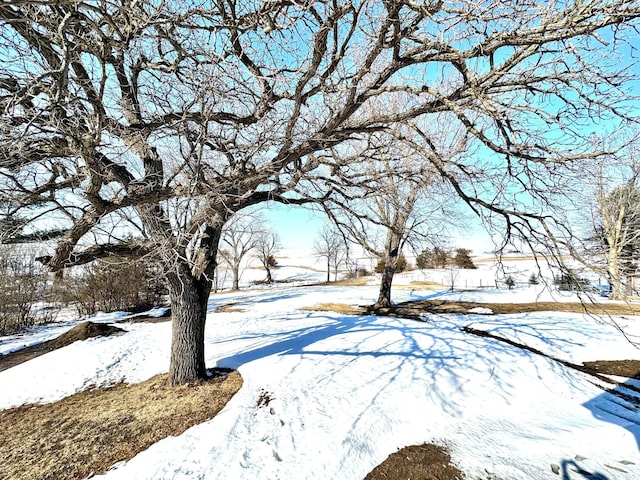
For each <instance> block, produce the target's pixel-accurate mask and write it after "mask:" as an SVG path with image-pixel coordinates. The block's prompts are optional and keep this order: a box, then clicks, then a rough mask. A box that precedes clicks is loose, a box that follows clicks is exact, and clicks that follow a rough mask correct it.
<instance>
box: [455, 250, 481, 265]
mask: <svg viewBox="0 0 640 480" xmlns="http://www.w3.org/2000/svg"><path fill="white" fill-rule="evenodd" d="M470 253H471V251H470V250H467V249H466V248H457V249H456V254H455V256H454V257H453V264H454V265H455V266H456V267H458V268H465V269H475V268H478V267H476V265H475V264H474V263H473V260H472V259H471V256H470V255H469V254H470Z"/></svg>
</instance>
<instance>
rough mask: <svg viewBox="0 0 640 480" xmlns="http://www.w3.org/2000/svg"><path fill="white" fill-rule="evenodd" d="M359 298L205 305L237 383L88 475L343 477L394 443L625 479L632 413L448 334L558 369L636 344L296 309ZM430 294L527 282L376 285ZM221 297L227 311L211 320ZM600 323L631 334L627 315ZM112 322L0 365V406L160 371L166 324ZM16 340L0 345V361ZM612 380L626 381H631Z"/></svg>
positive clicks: (514, 325)
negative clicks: (145, 445) (176, 432)
mask: <svg viewBox="0 0 640 480" xmlns="http://www.w3.org/2000/svg"><path fill="white" fill-rule="evenodd" d="M376 294H377V290H376V287H375V286H365V287H345V286H314V287H299V288H281V289H273V290H256V291H240V292H238V293H227V294H220V295H215V296H212V297H211V301H210V311H211V312H210V314H209V317H208V322H207V332H206V334H207V341H206V355H207V365H208V366H210V367H213V366H221V367H230V368H237V369H238V370H239V371H240V373H241V375H242V377H243V379H244V384H243V386H242V388H241V389H240V391H239V392H238V393H237V394H236V395H235V397H233V398H232V400H231V401H230V402H229V403H228V404H227V406H226V407H225V408H224V409H223V410H222V412H221V413H220V414H219V415H218V416H216V417H215V418H214V419H212V420H210V421H208V422H206V423H204V424H201V425H198V426H195V427H193V428H191V429H189V430H187V431H186V432H185V433H184V434H183V435H180V436H179V437H172V438H167V439H165V440H162V441H160V442H158V443H157V444H155V445H153V446H152V447H151V448H149V449H148V450H146V451H144V452H142V453H141V454H139V455H138V456H137V457H135V458H133V459H132V460H131V461H129V462H127V463H125V464H120V465H117V466H116V467H115V468H113V469H112V470H111V471H109V472H108V473H107V474H105V475H104V476H102V477H100V478H105V479H108V480H115V479H133V478H135V479H195V478H201V479H305V478H309V479H311V478H313V479H327V480H329V479H346V480H349V479H354V480H355V479H358V480H359V479H362V478H364V476H365V475H366V474H367V473H368V472H369V471H371V470H372V469H373V468H374V467H375V466H376V465H378V464H379V463H381V462H382V461H383V460H384V459H385V458H386V457H387V456H388V455H389V454H391V453H393V452H395V451H397V450H398V449H399V448H401V447H404V446H406V445H412V444H420V443H423V442H432V443H437V444H441V445H444V446H446V447H447V448H448V450H449V452H450V453H451V457H452V461H453V463H454V464H455V465H456V466H458V467H459V468H460V469H461V470H462V471H463V472H465V473H466V474H467V477H468V478H472V479H504V480H512V479H562V480H566V479H572V480H574V479H576V480H577V479H584V478H593V479H600V480H604V479H607V480H614V479H622V478H624V479H628V478H638V479H640V455H639V443H640V415H639V414H638V412H637V410H636V408H635V407H634V406H632V405H630V404H626V403H625V402H624V401H623V400H621V399H620V398H619V397H617V396H614V395H611V394H609V393H605V392H604V390H603V389H602V388H599V386H598V385H596V383H598V382H597V381H596V380H595V379H594V378H593V377H591V376H589V375H587V374H583V373H580V372H577V371H575V370H572V369H569V368H567V367H565V366H563V365H561V364H559V363H558V362H555V361H553V360H551V359H548V358H545V357H543V356H540V355H536V354H534V353H531V352H527V351H525V350H522V349H519V348H517V347H514V346H511V345H508V344H505V343H502V342H499V341H496V340H493V339H490V338H480V337H476V336H473V335H469V334H467V333H464V332H462V331H461V330H460V329H461V327H463V326H467V327H473V328H477V329H483V330H487V331H489V332H492V333H494V334H496V335H500V336H502V337H505V338H509V339H512V340H514V341H518V342H520V343H522V344H525V345H527V346H530V347H534V348H536V349H538V350H541V351H542V352H544V353H546V354H548V355H551V356H554V357H556V358H560V359H563V360H567V361H570V362H573V363H581V362H583V361H590V360H622V359H637V360H640V350H638V349H636V348H635V347H634V346H633V345H631V344H630V343H629V342H628V341H627V340H626V339H625V338H624V337H623V335H622V334H621V333H620V332H618V331H617V330H616V329H615V328H614V327H613V326H611V324H610V322H609V321H608V320H605V321H602V322H599V321H597V319H595V318H592V317H589V316H583V315H580V314H571V313H558V312H533V313H526V314H514V315H489V314H487V312H486V311H482V310H480V311H477V313H473V314H467V315H462V314H458V315H456V314H442V315H425V316H424V317H423V321H422V322H420V321H415V320H409V319H402V318H391V317H372V316H347V315H342V314H337V313H332V312H319V311H309V310H305V309H304V307H311V306H314V305H317V304H320V303H328V302H332V303H346V304H355V305H358V304H360V305H364V304H370V303H373V301H374V300H375V298H376ZM433 297H437V298H456V299H463V300H474V301H500V302H509V301H513V302H520V301H535V300H536V299H540V298H541V297H540V296H539V292H538V291H537V290H535V289H533V288H525V289H519V290H517V291H516V292H515V293H514V292H506V291H500V292H496V291H490V290H489V291H482V290H474V291H471V292H456V293H454V294H450V293H447V292H442V291H440V292H435V291H433V290H418V289H416V288H411V289H410V288H398V289H396V290H395V291H394V298H395V299H396V301H403V300H416V299H421V298H433ZM564 300H567V298H565V299H564ZM230 303H233V307H234V308H233V309H232V310H231V311H222V312H216V310H217V309H218V308H219V307H221V306H223V305H227V304H230ZM118 316H119V315H117V314H116V315H113V316H112V317H108V316H106V317H102V320H103V321H107V320H109V319H116V318H118ZM613 320H615V321H617V322H618V323H619V324H620V325H622V326H623V327H624V329H625V331H626V332H627V333H629V334H640V317H615V318H614V319H613ZM118 326H119V327H121V328H123V329H125V330H127V333H125V334H119V335H115V336H111V337H105V338H97V339H91V340H87V341H84V342H76V343H74V344H72V345H70V346H67V347H64V348H61V349H59V350H56V351H53V352H51V353H48V354H46V355H43V356H41V357H38V358H35V359H33V360H31V361H28V362H26V363H24V364H22V365H18V366H16V367H13V368H10V369H8V370H6V371H4V372H1V373H0V408H8V407H11V406H17V405H21V404H24V403H28V402H50V401H54V400H56V399H60V398H62V397H64V396H66V395H69V394H72V393H74V392H76V391H79V390H81V389H83V388H86V387H87V386H89V385H93V384H97V385H107V384H111V383H113V382H117V381H120V380H122V379H125V380H126V381H128V382H132V383H133V382H139V381H142V380H144V379H147V378H150V377H152V376H154V375H156V374H158V373H162V372H165V371H166V370H167V368H168V363H169V348H170V324H169V323H127V322H122V323H119V324H118ZM61 328H62V327H60V326H56V327H50V328H48V329H45V330H40V331H38V332H37V337H34V338H37V340H38V341H42V340H43V339H46V338H47V335H49V336H55V335H58V334H59V333H60V331H61ZM34 335H36V334H34ZM33 341H34V340H33V339H31V338H30V337H29V336H21V337H13V338H11V339H10V338H5V339H0V352H3V353H4V352H7V351H10V350H14V349H16V348H18V347H19V346H20V345H21V344H29V343H32V342H33ZM621 380H622V379H621ZM628 384H632V385H635V386H639V387H640V381H635V380H628ZM261 397H262V398H268V399H269V401H268V402H261V401H259V399H260V398H261ZM556 472H557V473H556ZM586 472H590V473H591V476H587V473H586Z"/></svg>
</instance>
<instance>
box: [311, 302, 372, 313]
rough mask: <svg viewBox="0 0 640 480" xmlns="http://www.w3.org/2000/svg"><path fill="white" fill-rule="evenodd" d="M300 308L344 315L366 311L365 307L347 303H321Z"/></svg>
mask: <svg viewBox="0 0 640 480" xmlns="http://www.w3.org/2000/svg"><path fill="white" fill-rule="evenodd" d="M300 310H307V311H310V312H336V313H342V314H343V315H360V314H362V313H363V312H364V308H363V307H360V306H357V305H348V304H346V303H319V304H317V305H313V306H311V307H302V308H301V309H300Z"/></svg>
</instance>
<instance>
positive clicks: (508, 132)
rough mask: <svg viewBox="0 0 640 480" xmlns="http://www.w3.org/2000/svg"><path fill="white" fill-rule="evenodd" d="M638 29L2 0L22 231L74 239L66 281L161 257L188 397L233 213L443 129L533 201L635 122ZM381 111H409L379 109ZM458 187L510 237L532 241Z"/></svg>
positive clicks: (578, 13) (6, 144) (412, 15)
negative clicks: (422, 123) (431, 122)
mask: <svg viewBox="0 0 640 480" xmlns="http://www.w3.org/2000/svg"><path fill="white" fill-rule="evenodd" d="M639 15H640V2H638V0H631V1H629V0H569V1H566V2H555V1H544V2H543V1H539V2H537V1H533V0H529V1H520V0H517V1H516V0H513V1H506V2H505V1H497V0H496V1H489V2H476V1H472V0H452V1H442V0H437V1H436V0H433V1H427V2H415V1H412V0H395V1H384V2H383V1H374V0H371V1H366V0H364V1H360V2H356V1H348V0H335V1H332V2H326V1H313V0H311V1H305V2H298V1H293V0H283V1H279V2H236V1H233V0H218V1H214V2H207V1H204V2H195V1H189V0H187V1H186V2H154V1H152V0H124V1H121V2H114V1H111V0H101V1H98V0H86V1H78V0H75V1H69V0H60V1H55V2H53V1H51V2H49V1H41V0H38V1H36V0H21V1H17V2H12V3H6V2H5V3H3V4H2V5H0V22H2V27H1V29H0V112H1V113H0V143H1V144H2V145H3V148H2V150H0V175H1V178H0V193H1V197H2V198H0V201H2V202H3V204H5V205H12V206H13V207H12V208H11V211H9V212H6V215H7V217H10V218H20V219H25V218H26V219H28V220H29V221H30V222H31V225H26V226H25V227H24V228H25V229H27V230H28V229H30V228H32V229H34V230H43V229H46V228H51V229H53V228H54V226H56V227H57V226H61V225H62V226H64V227H65V229H66V233H65V234H64V235H63V236H62V237H61V238H60V240H59V241H58V242H57V247H56V250H55V252H54V253H53V254H52V255H51V256H50V257H49V258H46V259H44V261H45V262H46V263H47V265H48V266H49V267H50V268H51V269H52V270H54V271H57V270H61V269H63V268H65V267H69V266H72V265H79V264H83V263H87V262H89V261H92V260H94V259H96V258H101V257H104V256H109V255H114V254H118V255H135V256H140V255H147V256H149V257H150V258H152V259H154V260H155V261H156V262H157V263H158V264H159V265H160V266H161V267H162V270H163V272H164V275H165V277H166V278H167V281H168V285H169V291H170V296H171V301H172V310H173V336H172V354H171V364H170V376H169V378H170V382H171V383H173V384H178V383H184V382H188V381H190V380H193V379H195V378H199V377H203V376H204V375H205V364H204V325H205V316H206V305H207V298H208V296H209V293H210V290H211V286H212V278H213V274H214V270H215V267H216V264H217V252H218V244H219V241H220V236H221V233H222V229H223V226H224V224H225V223H226V222H227V221H228V220H229V218H230V217H231V216H232V215H233V214H234V213H235V212H238V211H240V210H241V209H243V208H246V207H248V206H251V205H254V204H256V203H258V202H262V201H265V200H276V201H282V202H299V201H304V200H303V199H302V197H301V196H300V195H299V194H292V193H290V192H292V191H293V190H294V189H295V188H296V187H300V186H301V181H302V180H304V179H306V178H308V175H309V173H310V172H313V171H315V170H317V169H322V168H323V166H322V164H323V163H330V162H333V160H332V156H331V155H329V154H328V150H329V149H330V148H337V147H338V146H339V144H341V143H343V142H345V141H347V140H352V139H354V138H358V137H359V136H361V135H369V134H370V133H372V132H374V131H382V130H385V129H389V128H390V127H392V126H393V125H395V124H399V123H407V122H409V121H411V120H412V119H414V118H416V117H419V116H429V115H431V114H442V113H443V112H446V113H448V115H449V117H450V120H451V122H453V123H456V124H458V125H460V126H462V127H463V128H464V129H466V131H467V132H468V133H469V135H470V136H472V137H473V138H474V139H475V140H477V141H478V142H480V143H481V144H482V145H483V146H484V148H485V149H486V151H487V152H490V153H491V154H492V155H493V157H492V158H493V159H494V160H493V161H494V162H495V163H496V164H499V165H504V166H505V168H508V170H509V174H510V175H511V178H514V179H517V181H518V182H520V183H521V184H526V183H527V182H535V181H536V178H534V177H532V176H530V175H529V172H531V171H532V170H531V168H530V166H531V165H538V166H540V167H539V170H543V169H544V167H546V166H549V167H548V169H549V170H550V169H552V168H553V166H554V165H557V164H559V163H562V162H566V161H569V160H579V159H582V158H585V157H589V155H590V152H588V151H587V150H586V149H585V148H584V145H583V144H581V143H580V133H581V131H580V129H579V126H580V125H581V123H580V122H582V121H583V120H585V121H591V120H590V119H591V117H593V116H599V117H603V118H604V117H609V118H611V117H617V118H625V117H626V116H628V111H627V108H628V107H629V104H624V103H621V101H622V100H623V99H624V96H625V94H627V93H628V92H625V91H624V85H625V83H624V81H625V80H626V78H625V75H626V70H625V67H626V66H627V65H626V64H625V62H624V61H620V59H619V58H617V53H618V52H626V51H627V49H628V48H630V46H629V45H630V44H629V43H628V41H627V40H628V38H630V36H633V37H632V38H637V32H636V31H635V30H634V26H635V24H636V19H637V18H638V16H639ZM377 99H381V100H384V99H390V100H392V101H397V100H398V99H399V100H400V101H401V103H402V104H403V105H406V108H404V109H402V110H401V111H388V112H384V111H383V112H381V113H380V111H379V110H377V109H375V108H371V109H367V108H363V107H364V106H366V105H369V104H371V103H375V102H376V101H377ZM373 112H378V113H375V114H374V113H373ZM423 140H424V141H423V142H421V145H419V147H420V148H423V149H428V148H429V144H428V142H427V141H426V140H427V139H423ZM334 167H335V168H338V169H340V168H342V166H341V165H337V166H335V165H334ZM329 168H331V165H330V166H329ZM537 171H538V170H536V172H537ZM467 173H473V174H474V175H481V174H482V173H486V170H481V169H480V168H479V167H478V168H476V169H475V170H474V172H467ZM442 175H443V176H444V177H445V178H447V179H448V180H449V181H451V182H453V183H455V182H458V184H457V185H458V186H459V187H460V189H461V190H460V195H462V196H464V198H465V199H466V200H468V201H469V202H470V203H471V204H473V205H474V206H476V207H477V208H479V209H486V210H487V211H490V212H495V213H496V214H500V215H503V216H504V218H506V219H507V220H508V226H509V227H510V228H511V230H510V231H512V232H513V231H514V228H513V227H519V226H521V225H522V222H520V223H517V222H514V221H511V219H512V218H518V219H525V224H526V223H527V222H533V218H534V217H527V216H524V215H522V214H521V212H520V210H517V209H509V208H507V207H505V206H504V205H499V206H496V205H494V204H493V203H492V202H491V200H490V199H489V200H487V199H486V198H484V199H483V198H480V199H479V200H478V199H477V197H480V195H479V193H481V192H473V191H472V192H471V193H470V191H469V190H468V189H467V190H465V189H464V188H463V187H464V184H460V183H459V180H458V179H457V178H456V177H455V176H454V175H452V174H451V172H450V171H448V170H447V169H446V168H444V167H443V168H442ZM468 178H469V179H470V180H473V176H472V175H471V176H469V177H468ZM313 192H314V195H315V196H318V197H324V196H326V195H328V191H324V190H322V189H320V190H314V191H313ZM473 193H476V194H478V195H476V197H474V196H473V195H472V194H473ZM306 200H309V199H308V198H307V199H306ZM535 213H536V215H537V212H535ZM539 220H540V215H538V216H536V217H535V221H539ZM526 226H527V225H524V227H522V228H525V227H526ZM516 230H517V229H516ZM132 232H134V233H135V235H134V234H133V233H132ZM27 233H28V232H27Z"/></svg>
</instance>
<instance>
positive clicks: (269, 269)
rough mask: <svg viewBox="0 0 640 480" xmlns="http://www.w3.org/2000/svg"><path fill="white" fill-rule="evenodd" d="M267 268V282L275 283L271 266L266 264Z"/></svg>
mask: <svg viewBox="0 0 640 480" xmlns="http://www.w3.org/2000/svg"><path fill="white" fill-rule="evenodd" d="M265 269H266V270H267V279H266V282H267V283H268V284H269V285H271V284H272V283H273V277H272V276H271V267H269V266H266V267H265Z"/></svg>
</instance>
